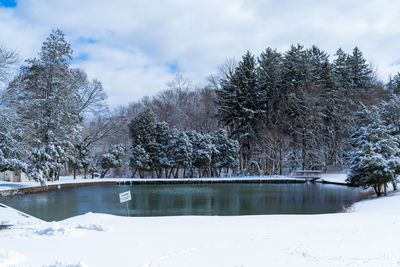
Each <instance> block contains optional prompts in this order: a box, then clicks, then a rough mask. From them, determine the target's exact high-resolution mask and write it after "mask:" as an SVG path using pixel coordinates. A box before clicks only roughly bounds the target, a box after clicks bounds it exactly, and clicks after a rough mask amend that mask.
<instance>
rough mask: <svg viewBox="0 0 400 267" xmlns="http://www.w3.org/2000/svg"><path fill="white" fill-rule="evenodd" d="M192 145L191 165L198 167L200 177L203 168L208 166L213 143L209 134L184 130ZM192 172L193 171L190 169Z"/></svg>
mask: <svg viewBox="0 0 400 267" xmlns="http://www.w3.org/2000/svg"><path fill="white" fill-rule="evenodd" d="M186 135H187V136H188V138H189V140H190V144H191V146H192V154H191V163H192V165H191V166H192V167H194V168H198V170H199V177H202V175H203V173H204V170H205V169H207V168H209V167H210V164H211V156H212V152H213V145H212V142H211V138H210V136H209V135H202V134H200V133H198V132H196V131H188V132H186ZM192 174H193V171H192Z"/></svg>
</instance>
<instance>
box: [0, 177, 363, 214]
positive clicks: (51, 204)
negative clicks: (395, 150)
mask: <svg viewBox="0 0 400 267" xmlns="http://www.w3.org/2000/svg"><path fill="white" fill-rule="evenodd" d="M128 190H130V191H131V195H132V201H129V202H128V205H129V213H130V215H131V216H174V215H256V214H319V213H333V212H338V211H340V210H342V209H343V208H344V207H346V206H349V205H351V204H352V203H354V202H356V201H359V200H361V199H363V198H365V197H366V195H367V193H366V192H365V191H360V190H358V189H352V188H348V187H345V186H338V185H325V184H312V183H306V184H197V185H134V186H128V185H125V186H122V185H115V186H110V185H107V186H105V185H104V186H90V187H79V188H71V189H63V190H60V191H50V192H45V193H39V194H32V195H20V196H14V197H6V198H0V203H4V204H6V205H9V206H11V207H14V208H16V209H19V210H22V211H24V212H26V213H28V214H31V215H33V216H36V217H38V218H41V219H44V220H46V221H53V220H56V221H57V220H62V219H65V218H68V217H72V216H76V215H80V214H85V213H87V212H99V213H109V214H114V215H126V214H127V212H126V205H125V203H123V204H121V203H119V193H122V192H124V191H128Z"/></svg>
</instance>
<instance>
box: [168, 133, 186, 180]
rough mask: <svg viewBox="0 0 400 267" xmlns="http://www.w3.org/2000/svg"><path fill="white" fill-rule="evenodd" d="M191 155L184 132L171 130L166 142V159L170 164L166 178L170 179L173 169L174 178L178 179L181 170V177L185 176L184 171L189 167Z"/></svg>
mask: <svg viewBox="0 0 400 267" xmlns="http://www.w3.org/2000/svg"><path fill="white" fill-rule="evenodd" d="M191 154H192V145H191V144H190V140H189V138H188V136H187V135H186V134H185V133H184V132H181V131H179V130H177V129H176V128H172V129H171V130H170V135H169V140H168V154H167V157H168V158H169V159H170V163H171V172H170V174H169V175H168V177H170V175H171V173H172V171H173V169H174V168H175V169H176V170H175V175H174V177H175V178H178V175H179V169H183V175H185V173H186V169H187V168H189V167H190V165H191Z"/></svg>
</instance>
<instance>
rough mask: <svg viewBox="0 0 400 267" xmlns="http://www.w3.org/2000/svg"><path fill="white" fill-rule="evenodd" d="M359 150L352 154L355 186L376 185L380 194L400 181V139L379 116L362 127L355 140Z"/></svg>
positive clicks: (353, 182)
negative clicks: (390, 184)
mask: <svg viewBox="0 0 400 267" xmlns="http://www.w3.org/2000/svg"><path fill="white" fill-rule="evenodd" d="M352 143H353V146H354V148H355V150H354V151H353V152H352V153H351V157H350V173H349V175H348V178H347V181H348V182H349V183H350V184H351V185H353V186H361V187H364V188H367V187H373V188H374V190H375V193H376V194H377V196H381V194H382V188H383V190H384V194H385V195H386V187H387V183H390V182H396V181H397V177H398V175H399V174H400V148H399V147H400V139H399V137H398V136H397V135H396V136H393V135H392V134H391V132H390V129H389V128H388V127H386V126H385V125H384V124H383V122H382V121H381V120H380V119H379V118H377V119H376V120H374V121H373V122H372V123H370V124H369V125H368V126H366V127H362V128H361V129H360V130H359V132H357V133H356V134H354V136H353V139H352Z"/></svg>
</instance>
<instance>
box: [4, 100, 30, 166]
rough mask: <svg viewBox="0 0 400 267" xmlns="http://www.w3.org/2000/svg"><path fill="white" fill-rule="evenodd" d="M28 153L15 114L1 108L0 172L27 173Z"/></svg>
mask: <svg viewBox="0 0 400 267" xmlns="http://www.w3.org/2000/svg"><path fill="white" fill-rule="evenodd" d="M28 151H29V150H28V147H26V146H25V142H24V136H23V132H22V131H21V129H19V128H18V120H17V117H16V116H15V114H14V112H13V111H12V110H9V109H7V108H6V107H0V172H3V171H7V170H10V171H11V170H23V171H25V172H27V165H26V163H25V161H26V157H27V156H28V154H29V153H28Z"/></svg>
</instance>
